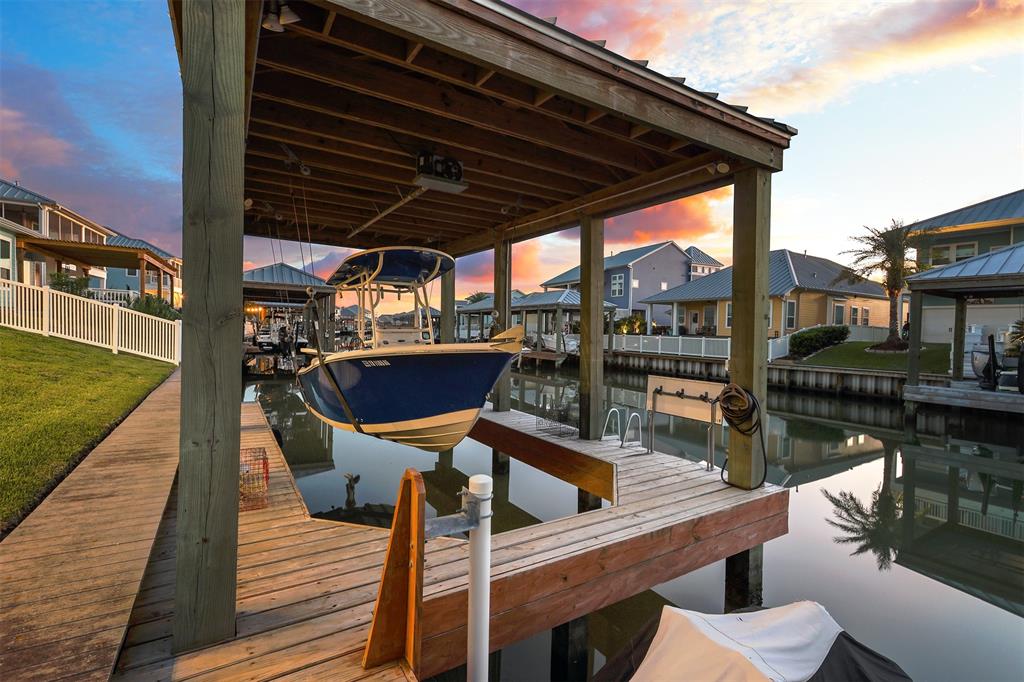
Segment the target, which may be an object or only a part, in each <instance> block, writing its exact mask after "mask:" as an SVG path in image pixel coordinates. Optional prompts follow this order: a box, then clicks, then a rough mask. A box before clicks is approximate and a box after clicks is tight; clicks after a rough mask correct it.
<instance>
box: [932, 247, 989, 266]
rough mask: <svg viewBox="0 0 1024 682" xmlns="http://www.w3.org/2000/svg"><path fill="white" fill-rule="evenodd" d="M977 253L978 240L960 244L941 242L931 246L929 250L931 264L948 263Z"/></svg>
mask: <svg viewBox="0 0 1024 682" xmlns="http://www.w3.org/2000/svg"><path fill="white" fill-rule="evenodd" d="M977 255H978V242H963V243H960V244H943V245H942V246H933V247H932V250H931V264H932V265H948V264H949V263H956V262H958V261H962V260H964V259H966V258H972V257H973V256H977Z"/></svg>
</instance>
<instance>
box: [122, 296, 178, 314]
mask: <svg viewBox="0 0 1024 682" xmlns="http://www.w3.org/2000/svg"><path fill="white" fill-rule="evenodd" d="M128 308H129V309H131V310H134V311H135V312H137V313H146V314H147V315H155V316H156V317H162V318H164V319H165V320H177V319H180V318H181V313H179V312H178V311H177V310H175V309H174V308H172V307H171V306H170V304H168V303H167V301H165V300H164V299H162V298H160V297H159V296H153V295H152V294H144V295H142V296H139V297H138V298H137V299H135V300H134V301H132V303H131V305H130V306H128Z"/></svg>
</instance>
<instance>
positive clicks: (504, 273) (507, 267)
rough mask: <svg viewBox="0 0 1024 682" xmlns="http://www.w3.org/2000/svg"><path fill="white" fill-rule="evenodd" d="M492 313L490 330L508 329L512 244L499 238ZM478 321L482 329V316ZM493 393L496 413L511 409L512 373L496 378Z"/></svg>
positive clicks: (495, 245)
mask: <svg viewBox="0 0 1024 682" xmlns="http://www.w3.org/2000/svg"><path fill="white" fill-rule="evenodd" d="M494 312H495V313H496V315H495V318H494V320H493V321H492V322H491V329H492V330H495V331H499V330H500V331H504V330H506V329H508V328H509V326H510V324H511V321H512V242H510V241H509V240H507V239H500V238H499V239H496V240H495V241H494ZM480 321H481V325H480V326H481V328H482V327H483V315H481V316H480ZM482 334H483V330H482V329H481V336H482ZM493 393H494V397H493V400H492V403H493V405H494V410H495V411H496V412H508V411H509V410H510V409H512V373H511V371H510V370H509V369H506V370H505V371H504V372H502V374H501V376H500V377H498V381H497V383H496V384H494V391H493Z"/></svg>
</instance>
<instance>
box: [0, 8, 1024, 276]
mask: <svg viewBox="0 0 1024 682" xmlns="http://www.w3.org/2000/svg"><path fill="white" fill-rule="evenodd" d="M518 4H520V5H521V6H523V7H524V8H525V9H527V10H529V11H533V12H534V13H535V14H538V15H540V16H551V15H557V16H559V25H560V26H563V27H565V28H568V29H570V30H573V31H575V32H578V33H579V34H581V35H583V36H584V37H586V38H607V39H608V40H609V43H608V47H609V48H610V49H613V50H616V51H619V52H621V53H622V54H624V55H626V56H628V57H633V58H647V59H650V60H651V67H652V68H654V69H656V70H659V71H662V72H664V73H667V74H669V75H677V74H678V75H686V76H687V77H688V83H689V84H692V85H694V86H696V87H698V88H700V89H704V90H716V91H719V92H721V93H722V98H723V99H725V100H726V101H729V102H734V103H740V104H747V105H750V107H751V111H752V112H754V113H757V114H759V115H768V116H775V117H777V118H779V119H781V120H784V121H786V122H787V123H790V124H792V125H794V126H796V127H797V128H799V130H800V133H799V135H798V136H797V137H796V138H795V139H794V141H793V146H792V148H791V150H790V151H789V152H787V155H786V169H785V170H784V172H782V173H779V174H776V175H775V176H774V181H773V182H774V191H773V228H772V246H773V247H774V248H779V247H787V248H791V249H794V250H798V251H799V250H804V249H806V250H808V251H809V252H811V253H815V254H817V255H822V256H826V257H832V258H838V259H840V260H842V257H841V256H840V255H839V254H840V252H841V251H842V250H843V249H845V248H847V247H848V243H849V241H848V240H849V236H850V235H851V234H854V233H856V232H857V231H858V230H859V229H861V226H862V225H865V224H869V225H881V224H886V223H888V221H889V219H891V218H898V219H903V220H906V221H908V222H909V221H912V220H915V219H918V218H923V217H927V216H930V215H934V214H936V213H941V212H943V211H946V210H950V209H953V208H957V207H959V206H963V205H966V204H969V203H973V202H975V201H979V200H982V199H985V198H989V197H992V196H996V195H999V194H1003V193H1005V192H1008V191H1012V190H1015V189H1020V188H1021V187H1024V48H1022V47H1021V46H1022V45H1024V12H1022V9H1021V3H1020V1H1019V0H982V1H981V2H976V1H975V0H946V1H945V2H932V1H916V2H915V1H914V0H904V1H901V2H887V3H875V2H860V3H844V4H843V5H834V4H829V3H817V2H778V3H766V4H756V5H755V4H750V3H729V2H715V3H710V2H691V1H689V0H677V1H664V0H662V1H655V0H639V1H637V2H633V3H619V2H602V1H601V0H572V1H566V0H520V2H519V3H518ZM0 61H2V65H0V116H2V118H0V135H2V137H0V176H3V177H6V178H8V179H19V180H20V181H21V182H22V183H23V184H25V185H26V186H27V187H29V188H31V189H34V190H36V191H39V192H41V193H43V194H47V195H49V196H51V197H53V198H54V199H56V200H58V201H60V202H61V203H63V204H65V205H67V206H70V207H72V208H74V209H75V210H77V211H79V212H81V213H83V214H85V215H88V216H89V217H91V218H93V219H95V220H98V221H100V222H103V223H106V224H109V225H111V226H112V227H114V228H115V229H118V230H121V231H124V232H126V233H129V234H132V235H134V236H139V237H143V238H145V239H148V240H150V241H152V242H154V243H156V244H157V245H159V246H161V247H163V248H166V249H168V250H170V251H173V252H176V253H178V252H180V215H181V195H180V180H179V178H180V170H181V167H180V164H181V141H180V137H181V136H180V130H181V100H180V97H181V95H180V92H181V86H180V81H179V77H178V63H177V58H176V56H175V53H174V45H173V40H172V36H171V31H170V27H169V20H168V18H167V6H166V4H165V3H164V2H162V1H160V0H152V1H146V2H62V1H46V2H21V1H17V0H0ZM730 222H731V198H730V195H729V192H728V191H725V192H719V193H716V194H714V195H710V196H701V197H695V198H692V199H688V200H684V201H681V202H676V203H675V204H671V205H667V206H664V207H661V208H658V209H652V210H649V211H645V212H641V213H636V214H632V215H630V216H624V217H621V218H618V219H615V220H613V221H611V222H610V223H609V228H608V248H609V249H610V250H612V249H614V250H619V249H622V248H627V247H628V246H630V245H634V244H636V243H638V242H645V241H655V240H662V239H675V240H676V241H678V242H679V243H680V244H682V245H683V246H687V245H688V244H691V243H693V244H697V245H699V246H700V247H701V248H703V249H705V250H706V251H708V252H710V253H712V254H713V255H715V256H717V257H719V258H720V259H722V260H728V256H729V251H730V239H731V237H730ZM575 240H576V237H575V232H573V231H570V232H566V233H563V234H562V235H557V236H550V237H546V238H543V239H540V240H535V241H533V242H530V243H526V244H523V245H518V246H517V247H516V249H515V263H514V266H513V269H514V271H513V278H514V281H515V284H516V286H519V287H520V288H525V289H532V288H536V285H537V284H538V283H539V282H540V281H542V280H543V279H545V278H546V277H548V276H551V275H553V274H557V272H559V271H561V270H562V269H565V268H567V267H570V266H571V265H573V264H575V263H574V253H575V243H576V242H575ZM298 254H299V252H298V250H297V248H294V247H291V248H289V247H286V251H285V255H286V257H288V258H290V259H291V260H295V261H296V262H298V260H299V255H298ZM316 256H317V259H318V260H321V259H322V258H326V259H327V260H329V261H333V260H336V258H337V254H336V252H333V251H332V250H329V249H327V248H326V247H320V248H319V249H317V250H316ZM246 257H247V259H248V260H249V261H250V262H251V263H254V264H262V263H265V262H268V261H269V260H270V259H271V258H272V256H271V251H270V248H269V246H268V243H267V242H266V241H265V240H253V239H250V240H248V242H247V251H246ZM489 274H490V266H489V256H488V255H486V254H481V255H479V256H477V257H471V258H468V259H463V260H462V261H461V262H460V266H459V278H460V280H461V281H462V282H463V284H462V285H460V292H462V293H464V292H465V291H467V290H469V289H472V288H487V280H488V278H489Z"/></svg>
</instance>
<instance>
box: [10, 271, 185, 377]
mask: <svg viewBox="0 0 1024 682" xmlns="http://www.w3.org/2000/svg"><path fill="white" fill-rule="evenodd" d="M0 326H3V327H10V328H11V329H18V330H20V331H25V332H32V333H35V334H42V335H43V336H56V337H58V338H62V339H70V340H72V341H78V342H80V343H87V344H90V345H93V346H100V347H103V348H109V349H110V351H111V352H112V353H120V352H125V353H132V354H134V355H141V356H143V357H147V358H153V359H155V360H163V361H164V362H170V363H173V364H175V365H177V364H179V363H180V362H181V322H180V321H173V320H165V319H163V318H160V317H154V316H153V315H146V314H145V313H139V312H136V311H134V310H129V309H127V308H123V307H121V306H120V305H114V304H111V303H103V302H101V301H95V300H92V299H88V298H82V297H81V296H74V295H72V294H66V293H64V292H62V291H55V290H53V289H50V288H49V287H36V286H30V285H27V284H20V283H18V282H10V281H7V280H0Z"/></svg>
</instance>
